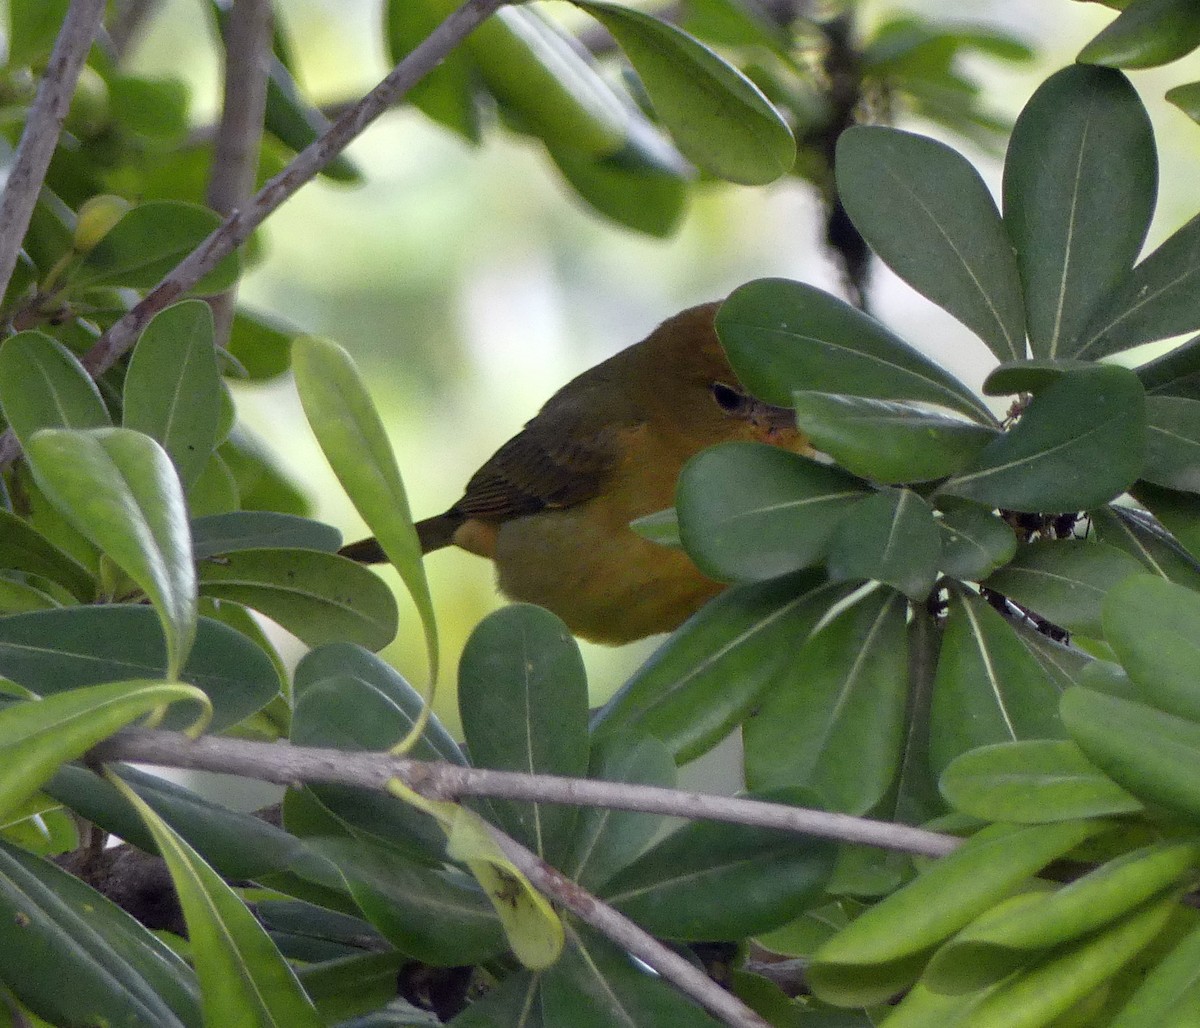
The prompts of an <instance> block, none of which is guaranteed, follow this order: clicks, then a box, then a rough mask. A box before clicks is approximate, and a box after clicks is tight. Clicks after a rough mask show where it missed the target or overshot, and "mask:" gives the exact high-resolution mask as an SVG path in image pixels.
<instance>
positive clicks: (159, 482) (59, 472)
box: [26, 428, 196, 678]
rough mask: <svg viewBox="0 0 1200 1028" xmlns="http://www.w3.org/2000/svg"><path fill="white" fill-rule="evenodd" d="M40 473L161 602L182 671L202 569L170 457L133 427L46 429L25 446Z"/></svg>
mask: <svg viewBox="0 0 1200 1028" xmlns="http://www.w3.org/2000/svg"><path fill="white" fill-rule="evenodd" d="M26 455H27V457H28V459H29V463H30V467H31V468H32V469H33V476H34V479H35V480H36V481H37V483H38V485H39V486H40V487H41V489H42V491H43V492H44V493H45V494H46V495H47V496H48V497H49V498H50V500H51V502H53V504H54V505H55V507H57V508H58V509H59V510H60V511H61V512H62V513H63V514H64V515H65V516H66V517H67V519H68V520H69V521H70V522H71V524H72V525H74V527H75V528H76V529H78V530H79V531H80V532H82V533H83V535H84V536H85V537H86V538H88V539H89V540H90V541H91V542H92V543H94V544H95V545H96V546H98V547H99V548H100V550H101V551H103V553H104V554H105V555H106V556H107V557H109V558H110V559H111V560H112V561H113V563H114V564H116V565H117V566H118V567H119V568H120V569H121V570H122V571H124V572H125V573H126V574H127V575H128V576H129V577H130V578H132V579H133V581H134V582H136V583H137V585H138V587H139V588H140V589H141V590H142V591H143V592H144V593H145V594H146V596H147V597H148V598H149V600H150V602H151V603H153V604H154V608H155V610H156V611H157V612H158V616H159V620H160V621H161V622H162V627H163V634H164V636H165V637H166V640H167V677H168V678H176V677H178V675H179V670H180V668H181V667H182V666H183V663H184V661H186V660H187V654H188V650H189V649H190V648H191V645H192V641H193V639H194V638H195V635H196V569H195V566H194V565H193V563H192V540H191V536H190V534H189V532H188V526H187V508H186V505H185V503H184V499H183V491H182V489H181V488H180V485H179V478H178V476H177V475H176V474H175V468H174V466H173V465H172V464H171V458H170V457H168V456H167V454H166V453H165V452H164V451H163V449H162V447H160V446H159V445H158V443H156V442H155V441H154V440H153V439H150V438H149V437H148V436H144V435H142V434H141V433H139V432H134V431H131V430H130V429H127V428H99V429H92V430H90V431H86V432H80V431H72V430H70V429H46V430H44V431H42V432H39V433H37V434H36V435H34V437H33V438H32V439H30V440H29V443H28V445H27V446H26Z"/></svg>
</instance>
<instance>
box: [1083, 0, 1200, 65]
mask: <svg viewBox="0 0 1200 1028" xmlns="http://www.w3.org/2000/svg"><path fill="white" fill-rule="evenodd" d="M1197 46H1200V11H1197V10H1196V5H1195V4H1193V3H1191V0H1134V2H1133V3H1131V4H1129V6H1128V7H1126V8H1125V10H1123V11H1122V12H1121V13H1120V14H1119V15H1118V16H1117V19H1116V20H1115V21H1114V22H1113V23H1112V24H1111V25H1109V26H1108V28H1106V29H1104V30H1103V31H1102V32H1101V33H1100V34H1099V35H1098V36H1096V38H1095V39H1093V40H1092V41H1091V42H1090V43H1088V44H1087V46H1085V47H1084V48H1083V49H1082V50H1081V51H1079V57H1078V60H1079V61H1081V62H1083V63H1085V64H1103V65H1106V66H1108V67H1110V68H1154V67H1157V66H1158V65H1160V64H1169V63H1170V62H1171V61H1174V60H1177V59H1179V58H1180V57H1182V56H1184V54H1188V53H1191V52H1192V51H1193V50H1194V49H1196V47H1197Z"/></svg>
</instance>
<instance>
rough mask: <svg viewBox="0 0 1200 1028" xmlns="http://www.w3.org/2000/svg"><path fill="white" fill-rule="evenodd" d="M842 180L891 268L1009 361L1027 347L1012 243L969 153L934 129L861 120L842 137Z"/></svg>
mask: <svg viewBox="0 0 1200 1028" xmlns="http://www.w3.org/2000/svg"><path fill="white" fill-rule="evenodd" d="M837 184H838V193H839V195H840V196H841V198H842V202H843V203H844V204H845V206H846V211H847V213H848V214H849V215H850V218H851V220H852V221H853V222H854V225H855V227H856V228H857V229H858V230H859V231H860V232H861V233H862V234H863V236H864V237H865V238H866V240H867V242H868V243H870V244H871V248H872V249H873V250H875V252H876V253H878V254H879V256H880V257H881V258H883V260H884V262H885V263H886V264H887V265H888V267H890V268H891V269H892V270H893V271H894V272H896V274H897V275H899V276H900V277H901V278H902V279H904V281H906V282H907V283H908V284H909V285H911V286H912V287H913V288H914V289H916V290H917V292H919V293H922V294H923V295H925V296H927V297H929V299H931V300H932V301H933V302H934V303H936V304H937V305H938V306H939V307H944V308H945V309H946V310H947V311H949V312H950V313H951V314H953V315H954V316H955V317H956V318H957V319H958V320H959V321H961V322H962V323H963V324H964V325H966V326H967V327H968V328H969V329H971V331H973V332H974V333H975V334H976V335H978V336H979V337H980V338H981V339H982V340H983V341H984V342H985V343H987V345H988V348H989V349H990V350H991V351H992V352H993V353H994V354H995V355H996V356H997V357H999V358H1000V360H1009V359H1011V358H1019V357H1023V356H1025V324H1024V321H1025V313H1024V310H1023V308H1022V304H1021V279H1020V276H1019V274H1018V272H1017V264H1016V261H1014V260H1013V252H1012V245H1011V243H1010V242H1009V240H1008V237H1007V236H1006V235H1005V233H1004V227H1003V226H1002V225H1001V223H1000V215H999V212H998V211H997V210H996V204H995V201H993V200H992V197H991V194H990V193H989V192H988V189H987V186H986V185H984V182H983V179H982V178H980V176H979V173H978V172H977V171H976V170H975V169H974V168H973V167H972V166H971V165H970V163H969V162H968V161H967V159H966V158H965V157H963V156H962V155H961V154H960V153H957V152H956V151H954V150H952V149H950V147H948V146H946V145H945V144H944V143H939V142H936V141H935V140H933V139H929V138H928V137H926V136H919V135H916V134H914V133H911V132H902V131H900V130H899V129H893V128H886V127H884V126H880V125H869V126H867V125H862V126H856V127H854V128H851V129H849V130H847V131H846V132H843V133H842V135H841V136H840V137H839V138H838V144H837Z"/></svg>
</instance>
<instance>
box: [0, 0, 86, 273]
mask: <svg viewBox="0 0 1200 1028" xmlns="http://www.w3.org/2000/svg"><path fill="white" fill-rule="evenodd" d="M103 13H104V0H72V2H71V6H70V9H69V10H68V11H67V16H66V18H64V19H63V24H62V28H61V29H60V30H59V33H58V39H56V40H55V42H54V50H53V52H52V53H51V54H50V63H49V64H48V65H46V73H45V74H44V75H43V76H42V80H41V82H39V83H38V90H37V96H35V97H34V100H33V106H32V107H30V109H29V120H28V121H26V122H25V130H24V131H23V132H22V133H21V142H20V143H19V144H18V145H17V155H16V158H15V159H14V161H13V165H12V171H11V172H10V173H9V176H8V181H7V182H6V183H5V186H4V195H3V197H0V296H3V295H4V291H5V290H6V289H7V288H8V281H9V279H10V278H12V273H13V269H14V268H15V267H16V266H17V256H18V254H19V253H20V252H21V241H22V240H23V239H24V238H25V233H26V232H27V231H28V229H29V219H30V218H31V217H32V216H33V208H34V205H35V204H36V203H37V198H38V193H39V192H40V191H41V188H42V182H43V181H44V180H45V178H46V169H47V168H48V167H49V166H50V158H51V157H52V156H53V155H54V148H55V147H56V146H58V137H59V134H60V133H61V132H62V126H63V119H64V118H66V116H67V109H68V108H69V107H70V106H71V96H72V94H73V93H74V92H75V83H76V82H77V81H78V79H79V72H80V69H82V68H83V62H84V61H85V60H86V59H87V55H88V50H89V49H90V48H91V45H92V40H93V39H95V38H96V31H97V30H98V29H99V28H100V18H101V16H102V15H103Z"/></svg>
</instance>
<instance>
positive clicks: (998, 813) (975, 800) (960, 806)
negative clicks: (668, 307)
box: [940, 739, 1142, 824]
mask: <svg viewBox="0 0 1200 1028" xmlns="http://www.w3.org/2000/svg"><path fill="white" fill-rule="evenodd" d="M940 787H941V790H942V795H943V796H945V797H946V799H947V800H948V801H949V802H950V804H951V805H952V806H953V807H954V809H955V810H959V811H961V812H962V813H964V814H970V815H971V816H972V817H979V818H983V819H984V820H987V821H1008V822H1011V823H1015V824H1044V823H1046V822H1050V821H1069V820H1071V819H1072V818H1086V817H1102V816H1104V815H1108V814H1131V813H1136V812H1137V811H1139V810H1141V809H1142V804H1141V803H1140V802H1139V801H1138V800H1137V799H1135V798H1134V797H1133V796H1131V795H1130V794H1129V793H1127V792H1126V791H1125V790H1124V789H1122V788H1121V787H1120V786H1119V785H1117V784H1116V783H1115V782H1113V781H1112V779H1110V778H1109V777H1108V776H1107V775H1105V774H1103V773H1102V772H1101V771H1100V769H1099V768H1098V767H1096V765H1095V764H1093V763H1092V762H1091V761H1090V760H1088V759H1087V757H1085V756H1084V755H1083V752H1082V751H1081V750H1080V749H1079V747H1078V746H1076V745H1075V743H1073V742H1068V741H1066V740H1049V739H1039V740H1030V741H1028V742H1010V743H998V744H996V745H994V746H981V747H980V748H979V749H976V750H971V751H970V752H968V753H964V754H963V755H962V756H960V757H958V758H956V759H955V760H953V761H951V762H950V765H949V767H947V768H946V770H945V771H944V772H942V777H941V782H940Z"/></svg>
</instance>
